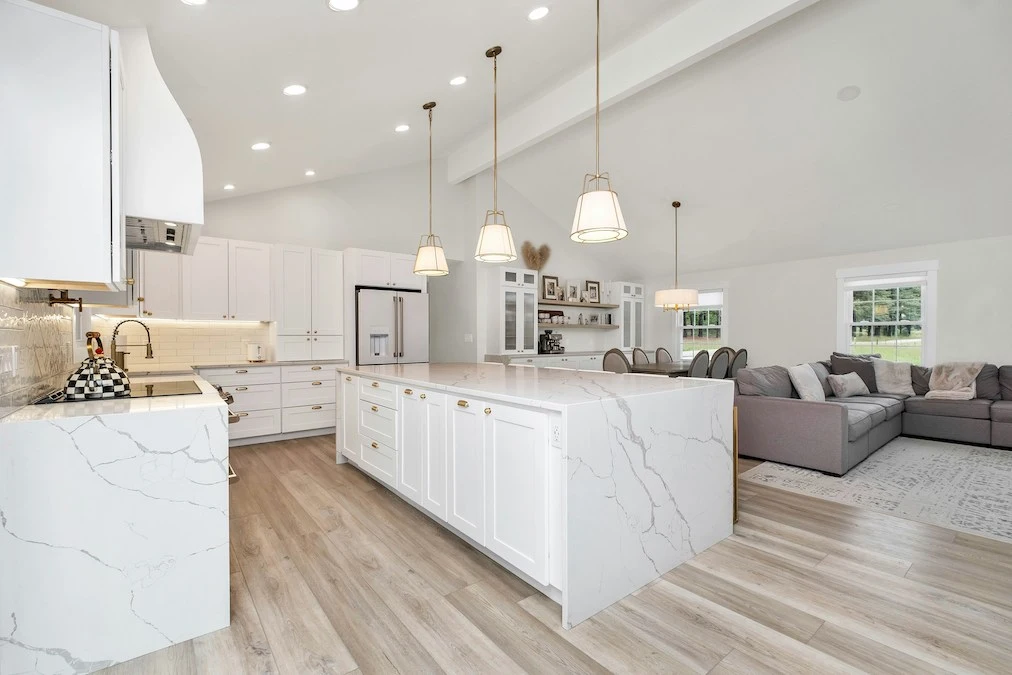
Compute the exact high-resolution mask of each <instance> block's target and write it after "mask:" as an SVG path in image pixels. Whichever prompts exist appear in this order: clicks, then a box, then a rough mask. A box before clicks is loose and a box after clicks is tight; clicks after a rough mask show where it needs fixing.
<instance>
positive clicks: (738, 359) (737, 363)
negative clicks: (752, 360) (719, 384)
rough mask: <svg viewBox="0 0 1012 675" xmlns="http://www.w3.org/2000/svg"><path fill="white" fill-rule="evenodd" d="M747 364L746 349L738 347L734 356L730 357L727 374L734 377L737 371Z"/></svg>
mask: <svg viewBox="0 0 1012 675" xmlns="http://www.w3.org/2000/svg"><path fill="white" fill-rule="evenodd" d="M746 366H748V350H747V349H739V350H738V351H737V352H735V355H734V358H733V359H731V367H730V368H728V371H727V376H728V377H730V378H732V379H733V378H735V377H737V376H738V371H739V370H741V369H742V368H745V367H746Z"/></svg>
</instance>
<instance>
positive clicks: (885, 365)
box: [871, 359, 914, 396]
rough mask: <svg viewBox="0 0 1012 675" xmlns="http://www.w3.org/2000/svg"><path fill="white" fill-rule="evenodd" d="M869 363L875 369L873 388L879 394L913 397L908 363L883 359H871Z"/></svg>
mask: <svg viewBox="0 0 1012 675" xmlns="http://www.w3.org/2000/svg"><path fill="white" fill-rule="evenodd" d="M871 363H872V366H873V367H874V368H875V386H876V387H878V390H879V391H880V392H884V393H889V394H902V395H904V396H913V395H914V388H913V384H911V382H912V378H911V375H910V364H909V363H904V362H902V361H886V360H885V359H872V360H871Z"/></svg>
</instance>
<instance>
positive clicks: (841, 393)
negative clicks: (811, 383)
mask: <svg viewBox="0 0 1012 675" xmlns="http://www.w3.org/2000/svg"><path fill="white" fill-rule="evenodd" d="M829 386H830V387H832V388H833V393H834V394H835V395H836V397H837V398H850V397H851V396H867V395H868V385H867V384H865V383H864V380H862V379H861V376H860V375H858V374H857V373H847V374H846V375H830V376H829Z"/></svg>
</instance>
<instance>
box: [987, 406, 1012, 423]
mask: <svg viewBox="0 0 1012 675" xmlns="http://www.w3.org/2000/svg"><path fill="white" fill-rule="evenodd" d="M991 421H992V422H1003V423H1005V424H1012V401H995V402H994V403H992V404H991Z"/></svg>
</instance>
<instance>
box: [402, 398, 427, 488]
mask: <svg viewBox="0 0 1012 675" xmlns="http://www.w3.org/2000/svg"><path fill="white" fill-rule="evenodd" d="M398 397H399V398H400V405H399V408H400V413H401V423H400V426H399V428H398V430H397V433H398V435H399V438H398V439H397V448H398V450H399V452H398V453H397V491H398V492H400V493H401V494H402V495H404V496H405V497H407V498H408V499H410V500H411V501H413V502H414V503H416V504H421V503H422V462H423V458H424V449H423V448H424V446H425V442H426V440H427V437H428V429H427V427H428V419H427V416H426V414H425V404H426V401H427V400H428V396H427V395H426V398H425V399H422V398H419V396H418V394H416V393H415V392H414V390H412V389H404V390H403V391H402V392H401V393H400V394H398Z"/></svg>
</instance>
